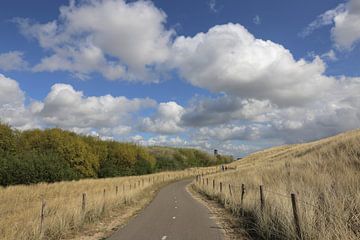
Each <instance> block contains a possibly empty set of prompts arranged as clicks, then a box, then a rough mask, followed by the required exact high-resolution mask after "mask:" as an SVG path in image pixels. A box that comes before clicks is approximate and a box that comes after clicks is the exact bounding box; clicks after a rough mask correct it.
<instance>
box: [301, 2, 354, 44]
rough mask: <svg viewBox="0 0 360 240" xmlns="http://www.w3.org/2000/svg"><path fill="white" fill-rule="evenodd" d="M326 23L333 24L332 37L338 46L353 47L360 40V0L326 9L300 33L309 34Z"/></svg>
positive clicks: (302, 34)
mask: <svg viewBox="0 0 360 240" xmlns="http://www.w3.org/2000/svg"><path fill="white" fill-rule="evenodd" d="M326 25H333V27H332V28H331V37H332V40H333V42H334V44H335V46H336V47H337V48H339V49H346V50H350V49H351V48H353V47H354V45H355V44H356V43H357V42H358V41H359V40H360V27H359V26H360V1H359V0H349V1H348V2H347V3H345V4H339V5H338V6H337V7H336V8H334V9H331V10H328V11H326V12H325V13H323V14H321V15H319V16H318V17H317V18H316V20H315V21H313V22H312V23H310V24H309V26H307V27H306V28H305V29H304V30H303V32H302V33H300V35H301V36H303V37H305V36H308V35H309V34H311V33H312V32H313V31H314V30H316V29H318V28H321V27H323V26H326Z"/></svg>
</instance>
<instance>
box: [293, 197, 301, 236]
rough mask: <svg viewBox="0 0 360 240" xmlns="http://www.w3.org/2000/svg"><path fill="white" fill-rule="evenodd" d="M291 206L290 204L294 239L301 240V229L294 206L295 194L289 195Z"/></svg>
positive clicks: (295, 205) (295, 206)
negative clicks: (294, 233)
mask: <svg viewBox="0 0 360 240" xmlns="http://www.w3.org/2000/svg"><path fill="white" fill-rule="evenodd" d="M291 204H292V209H293V214H294V223H295V230H296V238H297V239H298V240H301V239H302V235H301V228H300V219H299V213H298V209H297V204H296V195H295V193H292V194H291Z"/></svg>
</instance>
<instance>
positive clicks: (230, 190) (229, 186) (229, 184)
mask: <svg viewBox="0 0 360 240" xmlns="http://www.w3.org/2000/svg"><path fill="white" fill-rule="evenodd" d="M229 194H230V196H232V192H231V185H230V184H229Z"/></svg>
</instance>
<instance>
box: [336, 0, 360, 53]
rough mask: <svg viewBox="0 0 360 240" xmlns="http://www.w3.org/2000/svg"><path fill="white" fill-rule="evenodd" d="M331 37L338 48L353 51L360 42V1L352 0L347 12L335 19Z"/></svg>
mask: <svg viewBox="0 0 360 240" xmlns="http://www.w3.org/2000/svg"><path fill="white" fill-rule="evenodd" d="M334 22H335V26H334V27H333V28H332V29H331V35H332V37H333V40H334V42H335V44H336V46H337V47H339V48H340V49H342V48H344V49H351V48H352V47H353V46H354V44H355V43H357V42H358V41H359V40H360V27H359V26H360V1H359V0H350V1H349V2H348V3H347V4H346V11H343V12H340V13H339V14H338V15H336V16H335V17H334Z"/></svg>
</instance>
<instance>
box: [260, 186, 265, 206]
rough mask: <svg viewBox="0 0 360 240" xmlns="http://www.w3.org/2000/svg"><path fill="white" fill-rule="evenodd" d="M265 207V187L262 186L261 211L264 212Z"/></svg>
mask: <svg viewBox="0 0 360 240" xmlns="http://www.w3.org/2000/svg"><path fill="white" fill-rule="evenodd" d="M264 206H265V200H264V192H263V186H262V185H260V209H261V212H263V211H264Z"/></svg>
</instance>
